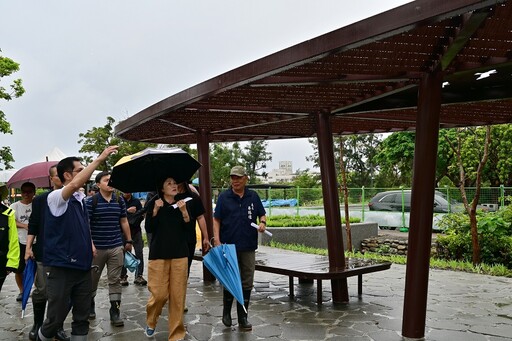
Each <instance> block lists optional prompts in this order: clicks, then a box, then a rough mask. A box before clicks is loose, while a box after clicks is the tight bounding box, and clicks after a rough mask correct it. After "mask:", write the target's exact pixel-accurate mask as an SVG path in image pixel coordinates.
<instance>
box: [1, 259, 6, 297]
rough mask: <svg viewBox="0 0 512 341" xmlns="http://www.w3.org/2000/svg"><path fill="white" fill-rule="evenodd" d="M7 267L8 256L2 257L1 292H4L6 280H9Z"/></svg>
mask: <svg viewBox="0 0 512 341" xmlns="http://www.w3.org/2000/svg"><path fill="white" fill-rule="evenodd" d="M6 265H7V256H5V255H2V256H0V291H2V286H3V285H4V282H5V279H6V278H7V269H6V268H5V267H6Z"/></svg>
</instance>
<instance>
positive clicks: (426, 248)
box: [402, 71, 443, 338]
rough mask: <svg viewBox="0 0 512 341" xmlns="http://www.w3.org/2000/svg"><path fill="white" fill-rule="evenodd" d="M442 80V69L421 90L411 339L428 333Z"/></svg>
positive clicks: (408, 317) (409, 283)
mask: <svg viewBox="0 0 512 341" xmlns="http://www.w3.org/2000/svg"><path fill="white" fill-rule="evenodd" d="M442 82H443V74H442V72H440V71H435V72H433V73H431V74H428V75H426V76H425V77H424V78H423V79H422V81H421V83H420V88H419V92H418V116H417V119H416V142H415V147H414V165H413V181H412V192H411V215H410V221H409V247H408V251H407V268H406V277H405V296H404V312H403V321H402V336H404V337H408V338H423V337H424V336H425V320H426V314H427V295H428V275H429V262H430V244H431V241H432V215H433V213H434V191H435V175H436V160H437V145H438V136H439V112H440V110H441V89H442Z"/></svg>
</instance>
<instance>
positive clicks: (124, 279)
mask: <svg viewBox="0 0 512 341" xmlns="http://www.w3.org/2000/svg"><path fill="white" fill-rule="evenodd" d="M120 283H121V285H122V286H123V287H127V286H128V285H129V284H130V283H128V276H121V281H120Z"/></svg>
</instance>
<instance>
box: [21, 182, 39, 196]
mask: <svg viewBox="0 0 512 341" xmlns="http://www.w3.org/2000/svg"><path fill="white" fill-rule="evenodd" d="M23 188H30V189H31V190H32V192H34V193H35V192H36V185H34V184H33V183H32V182H28V181H27V182H24V183H23V184H22V185H21V187H20V189H21V190H22V191H23Z"/></svg>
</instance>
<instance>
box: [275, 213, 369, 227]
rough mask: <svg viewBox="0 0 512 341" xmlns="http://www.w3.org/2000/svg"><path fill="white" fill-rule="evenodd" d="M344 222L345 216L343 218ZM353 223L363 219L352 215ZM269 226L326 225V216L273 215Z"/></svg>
mask: <svg viewBox="0 0 512 341" xmlns="http://www.w3.org/2000/svg"><path fill="white" fill-rule="evenodd" d="M341 221H342V224H344V223H345V218H343V217H342V219H341ZM350 222H351V223H359V222H361V219H359V218H356V217H350ZM267 226H268V227H308V226H325V218H324V217H323V216H321V215H319V214H310V215H305V216H291V215H273V216H269V217H267Z"/></svg>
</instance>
